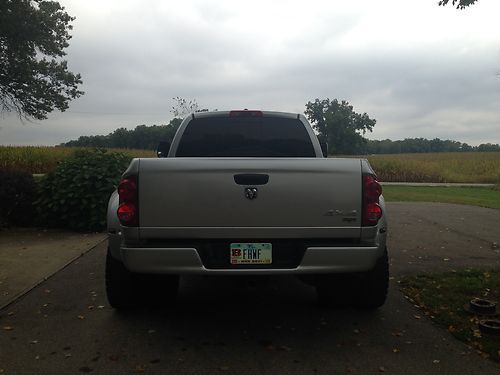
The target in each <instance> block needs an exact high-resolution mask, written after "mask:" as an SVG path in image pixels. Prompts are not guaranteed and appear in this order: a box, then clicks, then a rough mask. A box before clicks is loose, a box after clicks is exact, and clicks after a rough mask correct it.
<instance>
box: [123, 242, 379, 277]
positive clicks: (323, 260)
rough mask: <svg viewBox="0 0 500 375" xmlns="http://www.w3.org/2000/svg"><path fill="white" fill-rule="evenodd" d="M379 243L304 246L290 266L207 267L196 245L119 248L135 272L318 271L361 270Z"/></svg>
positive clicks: (368, 265) (369, 263) (374, 258)
mask: <svg viewBox="0 0 500 375" xmlns="http://www.w3.org/2000/svg"><path fill="white" fill-rule="evenodd" d="M383 251H384V249H383V247H382V246H378V247H377V246H372V247H368V246H358V247H351V246H345V247H337V246H336V247H308V248H307V249H306V250H305V252H304V256H303V257H302V260H301V261H300V263H299V265H298V266H297V267H294V268H286V269H285V268H281V269H280V268H230V267H229V266H228V267H227V268H216V269H214V268H207V267H205V266H204V265H203V262H202V259H201V257H200V255H199V253H198V251H197V250H196V248H189V247H178V248H175V247H168V248H158V247H155V248H131V247H121V248H120V253H121V254H120V255H121V259H122V261H123V263H124V264H125V267H127V269H129V270H130V271H132V272H138V273H165V274H206V275H209V274H210V275H229V274H233V275H236V274H247V275H257V274H297V275H298V274H321V273H346V272H363V271H368V270H370V269H372V268H373V267H374V266H375V263H376V261H377V259H378V258H379V257H381V256H382V255H383Z"/></svg>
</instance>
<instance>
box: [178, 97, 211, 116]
mask: <svg viewBox="0 0 500 375" xmlns="http://www.w3.org/2000/svg"><path fill="white" fill-rule="evenodd" d="M172 100H174V101H175V103H176V104H175V105H174V106H173V107H172V110H171V111H170V112H172V114H173V115H174V117H175V118H183V117H184V116H186V115H189V114H190V113H193V112H198V111H199V105H198V102H197V101H196V99H192V100H187V99H184V98H181V97H180V96H176V97H175V98H172ZM202 111H205V110H202Z"/></svg>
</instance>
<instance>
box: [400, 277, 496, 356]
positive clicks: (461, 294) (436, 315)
mask: <svg viewBox="0 0 500 375" xmlns="http://www.w3.org/2000/svg"><path fill="white" fill-rule="evenodd" d="M400 286H401V289H402V291H403V293H404V294H405V295H406V296H407V298H409V300H410V302H412V303H413V304H416V305H417V306H419V307H420V308H421V309H422V310H423V311H424V313H425V315H427V316H428V317H429V318H430V319H432V320H433V321H434V322H435V323H437V324H438V325H441V326H443V327H444V328H446V329H447V330H448V331H449V332H450V333H451V334H452V335H453V336H455V337H456V338H458V339H459V340H462V341H464V342H465V343H467V344H468V345H469V346H470V347H471V348H473V349H474V350H479V351H480V352H481V353H483V356H485V357H486V356H487V357H490V358H491V359H493V360H494V361H496V362H500V336H492V335H487V334H484V333H482V332H480V330H479V329H478V325H477V323H478V321H479V319H478V317H477V316H475V315H472V314H470V313H468V312H466V311H465V309H464V305H468V303H469V302H470V300H471V299H472V298H476V297H479V298H486V299H488V300H491V301H496V302H497V303H500V270H464V271H458V272H450V273H442V274H427V275H420V276H408V277H405V278H403V279H402V280H401V281H400Z"/></svg>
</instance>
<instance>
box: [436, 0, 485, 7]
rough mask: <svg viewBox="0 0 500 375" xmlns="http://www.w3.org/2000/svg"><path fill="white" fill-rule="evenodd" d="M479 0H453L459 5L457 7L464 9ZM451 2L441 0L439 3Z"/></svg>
mask: <svg viewBox="0 0 500 375" xmlns="http://www.w3.org/2000/svg"><path fill="white" fill-rule="evenodd" d="M477 1H478V0H452V4H453V5H455V4H456V5H457V9H464V8H466V7H468V6H469V5H472V4H474V3H476V2H477ZM449 2H450V0H440V1H439V3H438V4H439V5H446V4H448V3H449Z"/></svg>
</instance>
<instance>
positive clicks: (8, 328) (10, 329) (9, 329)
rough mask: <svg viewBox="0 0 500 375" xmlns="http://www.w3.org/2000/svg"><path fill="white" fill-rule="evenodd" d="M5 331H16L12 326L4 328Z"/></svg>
mask: <svg viewBox="0 0 500 375" xmlns="http://www.w3.org/2000/svg"><path fill="white" fill-rule="evenodd" d="M3 329H4V330H5V331H12V330H13V329H14V327H11V326H4V327H3Z"/></svg>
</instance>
